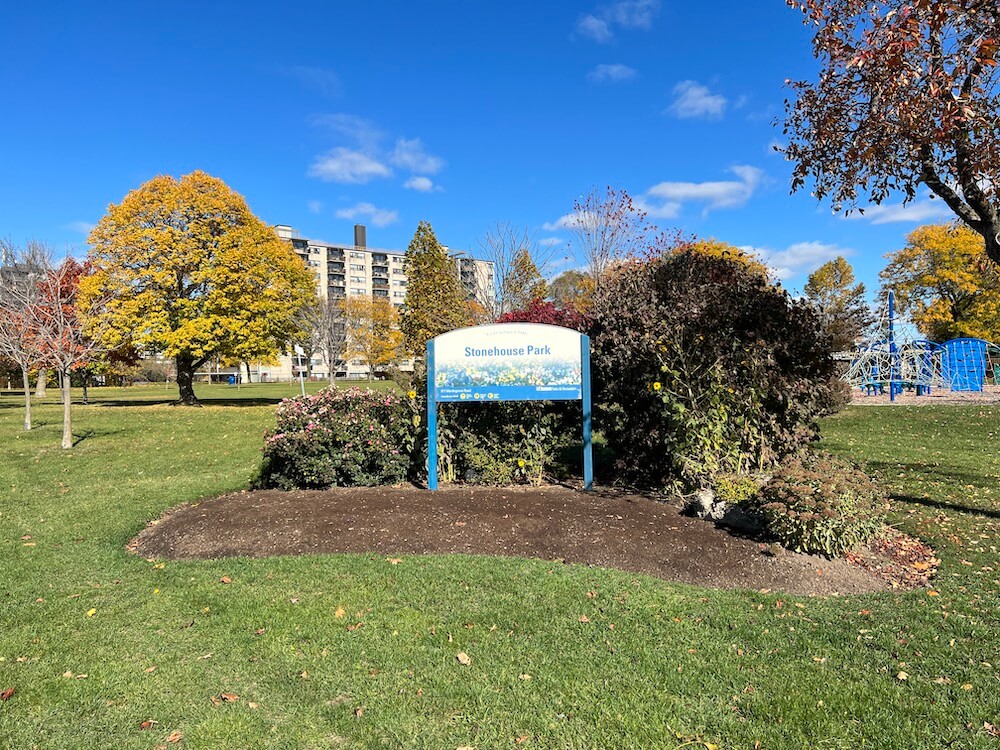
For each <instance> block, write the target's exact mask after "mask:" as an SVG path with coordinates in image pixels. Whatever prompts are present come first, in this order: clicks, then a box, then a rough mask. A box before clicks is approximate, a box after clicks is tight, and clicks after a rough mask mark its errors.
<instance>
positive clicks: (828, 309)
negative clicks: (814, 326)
mask: <svg viewBox="0 0 1000 750" xmlns="http://www.w3.org/2000/svg"><path fill="white" fill-rule="evenodd" d="M804 291H805V296H806V299H808V300H809V301H810V302H811V303H812V305H813V307H815V308H816V311H817V312H818V313H819V318H820V321H821V322H822V323H823V327H824V328H825V329H826V332H827V333H828V334H829V335H830V337H831V338H832V339H833V348H834V350H835V351H846V350H849V349H852V348H853V347H854V345H855V344H856V343H857V340H858V338H860V337H861V335H862V334H863V333H864V331H865V330H866V329H867V328H868V327H869V326H871V324H872V322H873V321H872V313H871V308H869V306H868V302H867V301H866V300H865V285H864V284H862V283H860V282H859V283H857V284H855V283H854V269H853V268H851V264H850V263H848V262H847V261H846V260H845V259H844V258H843V257H842V256H838V257H836V258H834V259H833V260H831V261H827V262H826V263H824V264H823V265H821V266H820V267H819V268H817V269H816V270H815V271H813V272H812V273H811V274H810V275H809V279H808V280H807V281H806V286H805V290H804Z"/></svg>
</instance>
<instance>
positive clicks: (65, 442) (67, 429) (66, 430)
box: [61, 372, 73, 448]
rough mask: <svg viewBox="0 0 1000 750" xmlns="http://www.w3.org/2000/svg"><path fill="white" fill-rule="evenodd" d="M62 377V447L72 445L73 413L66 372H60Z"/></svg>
mask: <svg viewBox="0 0 1000 750" xmlns="http://www.w3.org/2000/svg"><path fill="white" fill-rule="evenodd" d="M61 375H62V377H61V380H62V402H63V436H62V447H63V448H72V447H73V413H72V401H71V398H70V396H71V392H70V387H71V383H70V378H69V373H68V372H63V373H61Z"/></svg>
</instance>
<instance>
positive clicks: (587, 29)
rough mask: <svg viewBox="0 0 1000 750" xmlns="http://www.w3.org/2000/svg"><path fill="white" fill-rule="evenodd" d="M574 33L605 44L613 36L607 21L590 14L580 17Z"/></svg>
mask: <svg viewBox="0 0 1000 750" xmlns="http://www.w3.org/2000/svg"><path fill="white" fill-rule="evenodd" d="M576 33H577V34H579V35H580V36H585V37H588V38H589V39H593V40H594V41H595V42H599V43H601V44H606V43H607V42H610V41H611V40H612V39H614V38H615V35H614V34H612V33H611V28H610V27H609V26H608V22H607V21H605V20H602V19H600V18H598V17H597V16H593V15H590V14H588V15H586V16H583V17H581V18H580V19H579V20H578V21H577V22H576Z"/></svg>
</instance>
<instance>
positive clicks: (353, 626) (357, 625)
mask: <svg viewBox="0 0 1000 750" xmlns="http://www.w3.org/2000/svg"><path fill="white" fill-rule="evenodd" d="M364 626H365V624H364V623H363V622H358V623H355V624H354V625H348V626H347V629H348V630H349V631H351V632H354V631H355V630H357V629H358V628H363V627H364Z"/></svg>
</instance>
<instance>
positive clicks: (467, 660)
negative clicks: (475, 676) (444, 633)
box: [455, 651, 472, 667]
mask: <svg viewBox="0 0 1000 750" xmlns="http://www.w3.org/2000/svg"><path fill="white" fill-rule="evenodd" d="M455 658H456V659H458V663H459V664H461V665H462V666H464V667H467V666H469V665H470V664H472V657H471V656H469V655H468V654H467V653H465V652H464V651H459V652H458V654H457V655H456V656H455Z"/></svg>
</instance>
